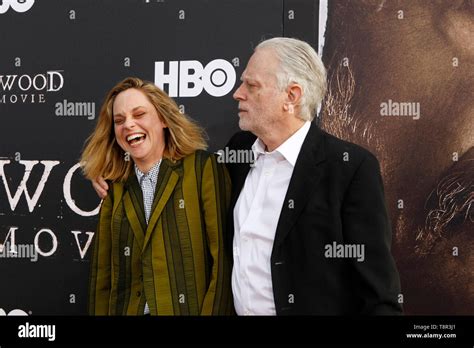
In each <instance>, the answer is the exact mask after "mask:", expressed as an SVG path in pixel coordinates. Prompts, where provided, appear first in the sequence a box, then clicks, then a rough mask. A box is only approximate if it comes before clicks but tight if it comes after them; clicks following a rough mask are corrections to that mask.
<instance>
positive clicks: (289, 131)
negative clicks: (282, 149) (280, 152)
mask: <svg viewBox="0 0 474 348" xmlns="http://www.w3.org/2000/svg"><path fill="white" fill-rule="evenodd" d="M305 122H306V121H303V120H299V119H298V120H297V121H295V122H292V123H291V124H288V125H284V126H279V127H275V128H276V129H274V130H271V131H269V132H267V133H266V134H263V135H261V136H259V138H260V140H261V141H262V142H263V144H265V151H267V152H272V151H273V150H275V149H277V148H278V147H279V146H280V145H281V144H283V143H284V142H285V141H287V140H288V139H289V138H290V137H291V136H292V135H293V134H295V133H296V132H297V131H298V130H300V129H301V127H303V125H304V124H305Z"/></svg>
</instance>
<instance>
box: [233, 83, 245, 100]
mask: <svg viewBox="0 0 474 348" xmlns="http://www.w3.org/2000/svg"><path fill="white" fill-rule="evenodd" d="M232 97H233V98H234V99H235V100H243V99H244V96H243V93H242V84H240V86H239V88H237V89H236V91H235V92H234V95H233V96H232Z"/></svg>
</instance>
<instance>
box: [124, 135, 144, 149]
mask: <svg viewBox="0 0 474 348" xmlns="http://www.w3.org/2000/svg"><path fill="white" fill-rule="evenodd" d="M145 138H146V134H144V133H133V134H130V135H129V136H127V143H128V144H129V145H130V146H138V145H140V144H141V143H143V142H144V141H145Z"/></svg>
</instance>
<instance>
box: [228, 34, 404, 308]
mask: <svg viewBox="0 0 474 348" xmlns="http://www.w3.org/2000/svg"><path fill="white" fill-rule="evenodd" d="M241 80H242V84H241V85H240V87H239V88H238V89H237V90H236V91H235V93H234V99H236V100H237V101H238V102H239V126H240V128H241V129H242V130H243V131H244V132H240V133H237V134H236V135H234V136H233V137H232V139H231V140H230V141H229V143H228V145H227V146H228V147H229V148H230V149H234V150H251V151H252V152H253V153H254V155H255V157H254V159H255V163H253V164H252V166H249V165H248V163H247V164H245V163H234V164H228V169H229V173H230V175H231V179H232V187H233V188H232V192H233V194H232V199H231V211H230V213H229V219H228V220H229V226H228V232H229V235H228V241H227V243H228V245H227V246H228V248H232V249H231V250H233V255H234V266H233V272H232V290H233V294H234V305H235V309H236V312H237V314H239V315H253V314H255V315H295V314H296V315H301V314H310V315H312V314H316V315H342V314H389V315H390V314H400V313H401V312H402V309H401V306H400V304H399V303H398V298H399V296H400V281H399V276H398V272H397V270H396V266H395V263H394V260H393V258H392V255H391V253H390V245H391V231H390V223H389V219H388V217H387V213H386V208H385V199H384V193H383V184H382V179H381V176H380V169H379V164H378V161H377V159H376V158H375V157H374V156H373V155H372V154H371V153H370V152H368V151H367V150H365V149H363V148H361V147H359V146H357V145H354V144H351V143H348V142H344V141H342V140H340V139H337V138H335V137H333V136H331V135H329V134H327V133H325V132H324V131H322V130H320V129H319V128H318V127H317V125H316V124H314V123H312V122H311V121H312V120H313V118H314V115H315V113H316V109H317V107H318V106H319V105H320V103H321V101H322V99H323V97H324V94H325V91H326V72H325V68H324V65H323V63H322V62H321V59H320V58H319V57H318V55H317V54H316V52H315V51H314V49H313V48H312V47H311V46H310V45H308V44H307V43H305V42H303V41H300V40H296V39H290V38H273V39H270V40H266V41H263V42H262V43H260V44H259V45H258V46H257V47H256V49H255V52H254V53H253V55H252V56H251V58H250V60H249V62H248V64H247V67H246V69H245V71H244V72H243V74H242V77H241Z"/></svg>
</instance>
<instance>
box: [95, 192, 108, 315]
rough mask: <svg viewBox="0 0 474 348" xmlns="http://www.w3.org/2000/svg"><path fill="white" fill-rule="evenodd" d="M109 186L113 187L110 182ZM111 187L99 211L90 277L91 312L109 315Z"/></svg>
mask: <svg viewBox="0 0 474 348" xmlns="http://www.w3.org/2000/svg"><path fill="white" fill-rule="evenodd" d="M109 187H112V185H111V184H109ZM112 191H113V190H112V189H111V190H110V191H109V193H108V195H107V196H106V198H105V199H104V201H103V202H102V206H101V208H100V213H99V223H98V225H97V230H96V233H95V238H94V249H93V254H92V258H91V270H90V278H89V314H90V315H108V314H109V298H110V289H111V245H112V241H111V219H112V207H113V203H112V197H113V192H112Z"/></svg>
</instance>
